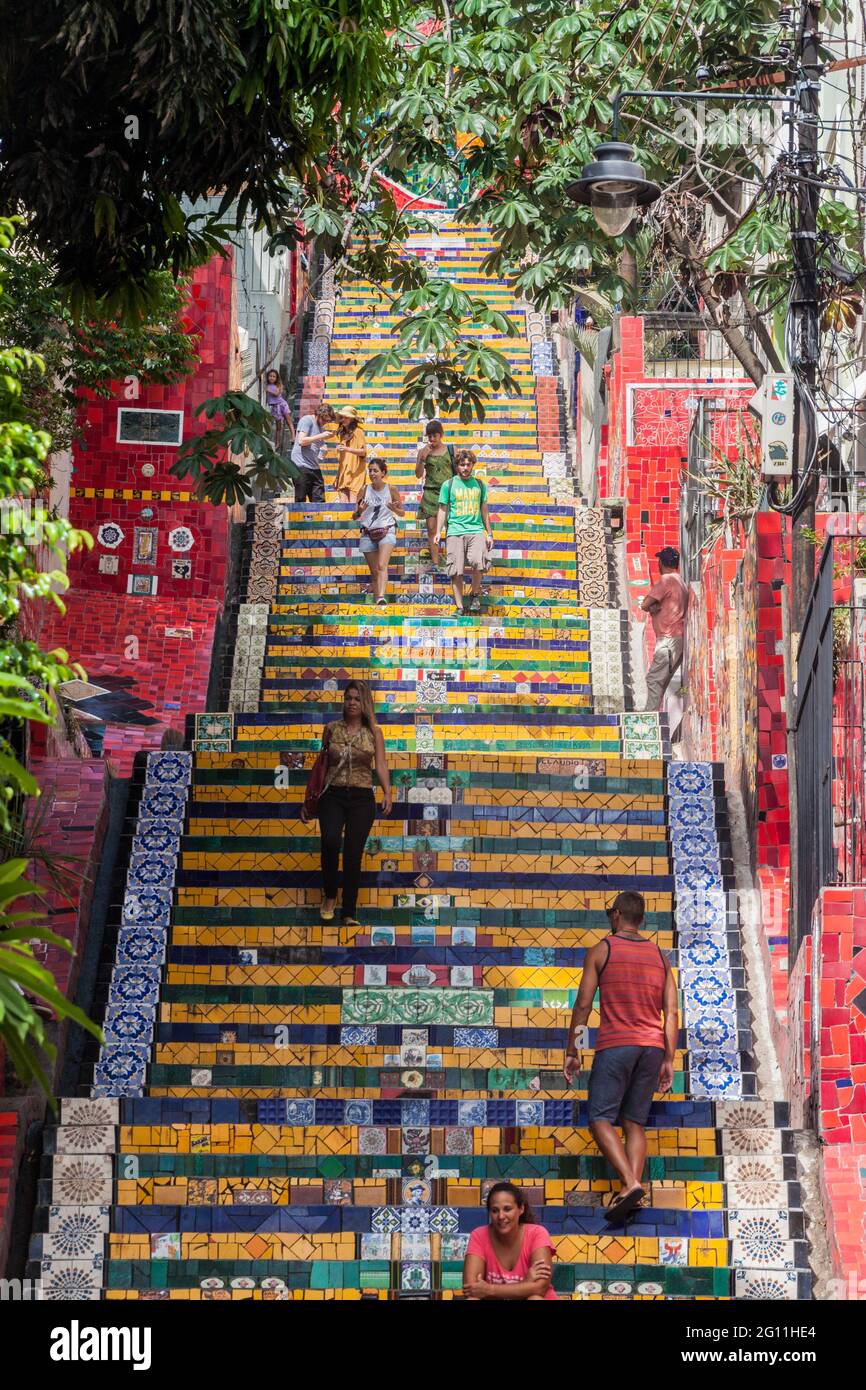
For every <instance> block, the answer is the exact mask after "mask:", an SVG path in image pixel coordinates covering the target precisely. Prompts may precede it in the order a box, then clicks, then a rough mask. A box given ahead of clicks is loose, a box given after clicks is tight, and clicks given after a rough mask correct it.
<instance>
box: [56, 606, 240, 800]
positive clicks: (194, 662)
mask: <svg viewBox="0 0 866 1390" xmlns="http://www.w3.org/2000/svg"><path fill="white" fill-rule="evenodd" d="M66 605H67V617H66V618H65V619H64V618H62V617H60V616H58V617H56V618H54V619H53V620H52V622H51V624H49V625H47V627H46V629H45V632H44V639H43V640H44V641H46V642H47V643H49V644H51V643H53V644H60V643H64V644H65V645H66V647H67V649H68V651H69V654H70V656H71V657H72V658H73V660H76V661H80V662H81V663H82V664H83V666H84V667H85V670H86V671H87V675H88V678H89V679H90V680H91V681H92V682H93V683H94V684H95V685H97V686H103V687H105V686H108V688H109V689H112V690H117V689H120V690H126V691H128V692H129V694H130V696H131V697H132V698H133V699H134V700H135V701H136V702H137V701H142V702H143V704H144V707H143V708H142V709H141V710H140V712H137V711H135V710H133V711H132V713H131V716H130V717H129V718H127V719H123V720H120V721H118V722H111V723H109V724H108V725H107V727H106V730H105V738H104V745H103V753H104V756H106V757H107V758H109V759H110V762H111V766H112V770H113V771H114V772H116V773H117V774H118V775H119V776H121V777H128V776H129V774H130V772H131V769H132V760H133V758H134V757H135V754H136V753H137V752H138V751H139V750H140V749H157V748H159V747H160V745H161V743H162V739H163V737H164V735H165V733H166V731H167V730H168V729H173V730H174V731H175V732H177V733H182V732H183V728H184V716H185V715H187V714H189V713H192V712H194V711H196V710H203V709H204V705H205V696H206V694H207V687H208V678H209V674H210V663H211V651H212V647H213V638H214V629H215V626H216V620H217V617H218V615H219V611H220V604H219V603H218V602H217V601H216V600H215V599H197V600H188V601H186V602H180V601H179V600H176V599H163V598H159V597H157V598H155V599H143V598H134V597H127V595H125V594H123V595H113V594H88V593H82V592H73V593H72V594H70V595H68V597H67V599H66ZM139 720H140V721H141V722H139Z"/></svg>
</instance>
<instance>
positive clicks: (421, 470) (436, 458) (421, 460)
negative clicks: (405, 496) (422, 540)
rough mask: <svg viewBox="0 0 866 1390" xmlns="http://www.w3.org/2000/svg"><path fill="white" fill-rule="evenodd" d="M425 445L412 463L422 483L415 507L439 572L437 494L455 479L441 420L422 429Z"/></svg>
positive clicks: (432, 421)
mask: <svg viewBox="0 0 866 1390" xmlns="http://www.w3.org/2000/svg"><path fill="white" fill-rule="evenodd" d="M424 433H425V435H426V436H427V443H426V444H424V445H422V447H421V448H420V449H419V450H418V456H417V458H416V460H415V477H416V478H418V480H419V481H420V480H421V479H423V480H424V489H423V491H422V493H421V501H420V502H419V503H418V520H419V521H423V522H424V523H425V524H426V526H427V540H428V542H429V544H430V559H431V560H432V561H433V564H434V565H435V566H436V567H437V568H438V566H439V563H440V555H439V546H438V544H437V541H436V523H437V520H438V516H439V494H440V492H441V491H442V484H443V483H447V482H449V481H450V479H451V478H453V477H454V450H453V448H452V447H451V445H450V444H446V443H445V431H444V429H443V428H442V422H441V420H431V421H430V422H429V424H428V425H426V426H425V429H424Z"/></svg>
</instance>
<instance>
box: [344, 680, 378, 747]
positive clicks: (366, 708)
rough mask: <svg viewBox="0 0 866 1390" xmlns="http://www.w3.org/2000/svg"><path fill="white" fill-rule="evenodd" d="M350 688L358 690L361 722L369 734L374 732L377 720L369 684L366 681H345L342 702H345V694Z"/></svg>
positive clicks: (376, 727)
mask: <svg viewBox="0 0 866 1390" xmlns="http://www.w3.org/2000/svg"><path fill="white" fill-rule="evenodd" d="M350 690H357V692H358V699H359V700H360V701H361V723H362V724H366V726H367V728H368V729H369V730H370V733H371V734H375V733H376V732H377V730H378V728H379V722H378V720H377V719H376V709H375V706H374V704H373V692H372V690H371V689H370V686H369V684H368V683H367V681H355V680H351V681H346V684H345V685H344V686H343V703H344V704H345V702H346V696H347V695H348V693H349V691H350Z"/></svg>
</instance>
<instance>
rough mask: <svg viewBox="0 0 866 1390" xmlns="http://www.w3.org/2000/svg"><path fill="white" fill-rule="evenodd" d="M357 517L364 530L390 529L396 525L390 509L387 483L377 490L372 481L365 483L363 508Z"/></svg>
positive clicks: (389, 492) (395, 519)
mask: <svg viewBox="0 0 866 1390" xmlns="http://www.w3.org/2000/svg"><path fill="white" fill-rule="evenodd" d="M359 519H360V523H361V526H362V527H363V529H364V530H366V531H381V530H390V528H391V527H392V526H396V525H397V518H396V516H395V515H394V513H393V512H392V511H391V489H390V487H389V486H388V484H387V483H386V484H385V486H384V487H383V488H380V489H379V491H378V492H377V491H376V489H375V488H374V487H373V485H372V483H368V484H367V491H366V492H365V493H364V510H363V511H362V513H361V516H360V518H359Z"/></svg>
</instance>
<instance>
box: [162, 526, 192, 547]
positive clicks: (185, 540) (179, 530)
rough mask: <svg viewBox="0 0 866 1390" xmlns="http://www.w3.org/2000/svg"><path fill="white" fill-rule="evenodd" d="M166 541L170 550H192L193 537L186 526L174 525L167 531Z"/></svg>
mask: <svg viewBox="0 0 866 1390" xmlns="http://www.w3.org/2000/svg"><path fill="white" fill-rule="evenodd" d="M168 543H169V545H170V546H171V549H172V550H174V551H180V552H183V551H185V550H192V548H193V546H194V545H195V539H194V537H193V534H192V531H191V530H190V529H189V527H188V526H175V528H174V530H173V531H169V533H168Z"/></svg>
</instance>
